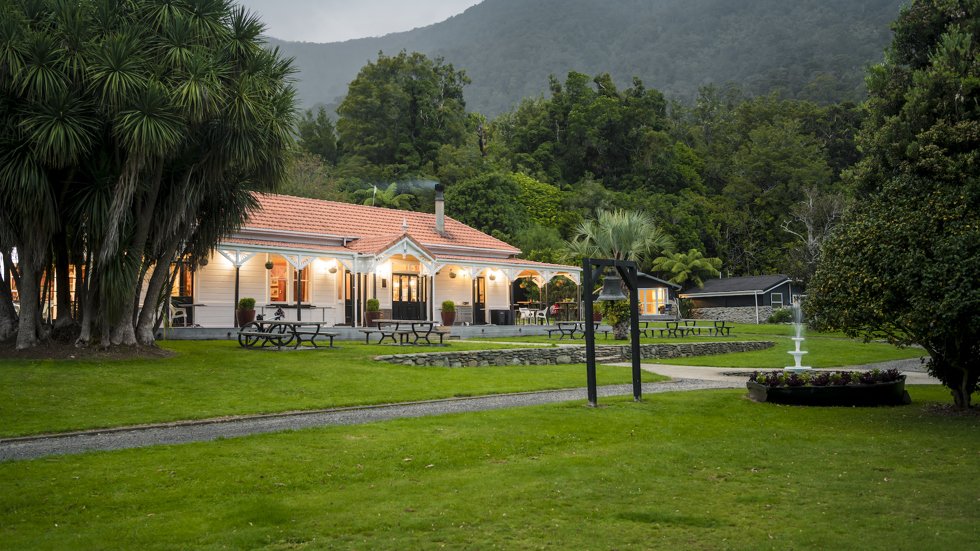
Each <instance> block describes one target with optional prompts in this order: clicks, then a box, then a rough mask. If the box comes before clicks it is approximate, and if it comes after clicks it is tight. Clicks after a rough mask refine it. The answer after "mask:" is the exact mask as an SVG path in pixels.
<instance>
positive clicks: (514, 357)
mask: <svg viewBox="0 0 980 551" xmlns="http://www.w3.org/2000/svg"><path fill="white" fill-rule="evenodd" d="M773 346H775V343H774V342H772V341H730V342H689V343H661V344H641V345H640V356H641V358H642V359H644V360H660V359H668V358H686V357H691V356H708V355H711V354H728V353H731V352H751V351H756V350H765V349H767V348H772V347H773ZM595 355H596V359H597V360H599V361H601V362H604V363H612V362H628V361H630V360H631V359H632V357H633V355H632V351H631V349H630V346H629V345H628V344H627V345H612V346H610V345H602V346H599V345H597V346H596V347H595ZM375 360H378V361H381V362H388V363H393V364H400V365H421V366H429V367H487V366H491V365H556V364H584V363H585V345H578V346H561V347H557V348H556V347H548V348H513V349H507V350H460V351H453V352H424V353H422V354H390V355H385V356H377V357H375Z"/></svg>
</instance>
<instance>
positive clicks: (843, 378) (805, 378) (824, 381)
mask: <svg viewBox="0 0 980 551" xmlns="http://www.w3.org/2000/svg"><path fill="white" fill-rule="evenodd" d="M901 375H902V374H901V373H899V371H898V370H897V369H889V370H888V371H881V370H880V369H873V370H871V371H865V372H864V373H857V372H854V373H852V372H849V371H838V372H831V371H820V372H816V373H802V374H799V375H798V374H796V373H792V372H783V371H778V370H775V371H771V372H769V373H761V372H758V371H755V372H753V373H752V374H750V375H749V380H750V381H752V382H756V383H759V384H761V385H765V386H767V387H770V388H772V387H778V386H828V385H830V386H846V385H849V384H855V385H858V384H864V385H871V384H875V383H890V382H892V381H895V380H897V379H898V378H899V377H900V376H901Z"/></svg>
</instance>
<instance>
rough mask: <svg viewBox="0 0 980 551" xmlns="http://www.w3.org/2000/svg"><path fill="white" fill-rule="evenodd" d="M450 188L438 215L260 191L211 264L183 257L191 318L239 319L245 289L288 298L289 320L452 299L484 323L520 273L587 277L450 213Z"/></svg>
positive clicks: (400, 309)
mask: <svg viewBox="0 0 980 551" xmlns="http://www.w3.org/2000/svg"><path fill="white" fill-rule="evenodd" d="M441 187H442V186H437V194H436V213H435V214H427V213H419V212H407V211H400V210H391V209H383V208H375V207H368V206H362V205H351V204H347V203H336V202H332V201H320V200H315V199H305V198H300V197H289V196H284V195H266V194H257V195H256V197H257V199H258V201H259V203H260V205H261V209H259V210H258V211H257V212H255V213H254V214H253V215H252V217H251V220H250V221H249V222H248V223H247V224H246V226H245V227H244V228H242V230H241V231H239V232H238V233H237V234H236V235H234V236H233V237H230V238H228V239H225V240H224V241H223V242H222V243H221V244H220V245H219V247H218V248H217V252H216V253H215V254H214V255H213V256H212V257H211V258H210V259H209V261H208V263H207V265H206V266H203V267H200V268H198V270H197V271H196V273H191V272H190V270H187V269H186V268H184V267H182V266H180V265H179V264H178V265H177V269H178V270H179V271H180V273H179V274H178V278H177V284H175V286H174V291H173V301H174V304H175V306H181V305H185V306H187V307H188V308H187V309H188V310H189V312H188V313H189V315H190V317H191V318H192V319H191V320H190V321H191V323H194V324H197V325H200V326H202V327H232V326H234V324H235V320H234V310H235V304H236V302H237V299H238V298H245V297H250V298H254V299H255V301H256V309H257V310H259V311H260V313H262V311H263V310H264V312H265V314H267V315H269V314H271V313H272V312H273V311H274V310H275V309H276V308H277V307H282V308H283V310H284V311H285V312H286V318H287V319H293V320H294V319H296V318H297V316H300V317H301V319H303V320H312V321H321V320H322V321H326V322H330V323H333V324H335V325H342V324H351V325H362V318H363V312H364V307H365V305H366V302H367V300H368V299H370V298H377V299H378V300H379V301H380V303H381V309H382V311H383V312H384V313H385V314H386V316H385V317H390V318H392V319H418V320H438V319H439V317H440V312H441V304H442V302H443V301H446V300H451V301H453V302H455V303H456V304H458V305H460V306H463V308H462V309H460V311H458V315H457V321H460V319H459V318H460V317H463V318H464V319H463V321H470V322H471V323H473V324H482V323H490V322H491V319H490V313H491V312H492V311H493V310H505V311H508V310H511V308H512V304H513V287H512V283H513V282H514V280H516V279H517V278H524V277H531V278H534V279H535V280H536V281H537V282H539V283H541V282H544V281H550V280H551V278H553V277H555V276H557V275H562V276H565V277H568V278H569V279H571V280H572V281H574V282H575V283H576V284H578V283H579V281H580V280H579V276H580V273H581V268H577V267H574V266H561V265H556V264H543V263H540V262H531V261H527V260H521V259H518V258H516V255H518V254H520V252H521V251H520V250H518V249H517V248H515V247H512V246H510V245H508V244H507V243H504V242H502V241H500V240H498V239H494V238H493V237H490V236H488V235H486V234H484V233H482V232H480V231H478V230H475V229H473V228H471V227H469V226H467V225H465V224H462V223H460V222H457V221H455V220H453V219H452V218H448V217H446V216H444V214H443V209H444V204H443V199H442V190H441ZM267 266H270V268H267ZM466 306H469V308H466ZM467 316H468V317H469V319H466V318H467ZM494 321H495V320H494Z"/></svg>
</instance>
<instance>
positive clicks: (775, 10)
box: [270, 0, 905, 118]
mask: <svg viewBox="0 0 980 551" xmlns="http://www.w3.org/2000/svg"><path fill="white" fill-rule="evenodd" d="M904 3H905V1H904V0H741V1H738V2H733V1H731V0H601V1H600V0H486V1H484V2H483V3H481V4H478V5H476V6H473V7H472V8H470V9H468V10H466V11H465V12H464V13H462V14H460V15H458V16H456V17H452V18H450V19H448V20H446V21H443V22H441V23H438V24H435V25H431V26H429V27H425V28H421V29H415V30H413V31H409V32H404V33H395V34H390V35H387V36H384V37H380V38H367V39H360V40H351V41H347V42H342V43H330V44H313V43H298V42H284V41H280V40H271V41H270V42H271V44H272V45H277V46H279V47H280V48H281V49H282V52H283V53H284V54H285V55H288V56H295V58H296V62H297V66H298V67H299V69H300V71H301V72H300V74H299V78H300V82H299V83H298V88H299V92H300V96H301V100H302V103H303V104H304V105H305V106H307V107H309V106H312V105H315V104H317V103H321V104H325V105H327V106H328V111H329V112H331V113H330V114H331V116H333V113H332V111H333V108H335V107H336V106H337V105H339V97H341V96H344V95H346V93H347V86H348V84H349V83H350V81H352V80H353V79H354V77H355V76H356V75H357V72H358V70H359V69H360V68H361V67H362V66H364V64H365V63H366V62H368V61H369V60H375V59H377V56H378V52H379V51H383V52H384V53H385V54H387V55H394V54H397V53H398V52H399V51H400V50H402V49H405V50H407V51H408V52H409V53H411V52H413V51H418V52H420V53H423V54H426V55H427V56H429V57H436V56H442V57H444V58H445V61H446V63H447V64H448V63H451V64H453V66H454V67H455V68H456V69H457V70H459V69H463V70H465V71H466V76H468V77H469V78H470V79H471V80H472V84H470V85H469V86H467V87H466V108H467V110H468V111H475V112H479V113H482V114H484V115H486V116H488V117H491V118H492V117H495V116H496V115H497V114H498V113H500V112H503V111H507V110H508V109H509V108H510V106H511V105H513V104H516V103H518V102H520V101H521V99H522V98H525V97H532V96H537V95H539V94H541V93H542V92H544V91H546V90H547V89H548V75H549V74H554V75H556V76H557V77H559V78H560V79H564V78H565V76H566V75H567V74H568V72H569V71H578V72H580V73H584V74H589V75H595V74H600V73H603V72H608V73H609V74H610V76H611V77H612V80H613V81H614V82H615V83H616V84H617V85H618V86H620V87H626V86H629V84H630V83H631V82H632V77H634V76H638V77H640V78H641V79H642V80H643V82H644V84H645V85H646V86H647V87H648V88H655V89H657V90H659V91H660V92H662V93H663V94H664V95H665V96H666V97H667V98H668V99H680V100H683V101H690V100H692V99H693V98H694V97H695V96H696V94H697V89H698V87H699V86H701V85H705V84H708V83H711V82H714V83H717V84H719V85H721V84H723V83H727V82H733V83H735V84H737V85H738V86H739V87H741V88H742V89H743V90H744V91H745V92H747V93H749V94H752V95H760V94H768V93H771V92H773V91H779V92H780V94H781V97H782V98H783V99H805V100H809V101H812V102H814V103H816V104H818V105H828V104H831V103H837V102H840V101H844V100H853V101H860V100H861V99H862V98H863V97H864V95H865V90H864V85H863V78H864V73H863V68H864V66H865V64H866V63H867V62H868V61H871V62H873V63H876V62H879V61H881V59H882V56H883V54H882V49H883V47H884V46H886V45H887V44H888V42H889V40H890V36H891V35H890V33H889V31H888V28H887V24H888V23H889V22H890V21H892V20H894V19H895V16H896V15H897V13H898V9H899V7H900V6H901V5H902V4H904ZM280 38H283V37H280Z"/></svg>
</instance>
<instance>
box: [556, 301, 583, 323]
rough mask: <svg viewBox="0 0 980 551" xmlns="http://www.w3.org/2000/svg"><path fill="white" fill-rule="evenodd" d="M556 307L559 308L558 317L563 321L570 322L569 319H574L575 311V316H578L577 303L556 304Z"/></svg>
mask: <svg viewBox="0 0 980 551" xmlns="http://www.w3.org/2000/svg"><path fill="white" fill-rule="evenodd" d="M555 306H557V307H558V317H559V318H560V319H561V320H562V321H570V319H569V318H571V317H573V316H572V315H571V314H572V312H573V311H574V312H575V314H578V303H577V302H556V303H555ZM576 317H577V316H576Z"/></svg>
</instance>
